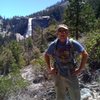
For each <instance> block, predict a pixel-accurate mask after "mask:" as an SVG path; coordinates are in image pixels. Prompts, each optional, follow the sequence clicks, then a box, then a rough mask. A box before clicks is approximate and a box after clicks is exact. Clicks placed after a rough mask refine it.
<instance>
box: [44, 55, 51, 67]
mask: <svg viewBox="0 0 100 100" xmlns="http://www.w3.org/2000/svg"><path fill="white" fill-rule="evenodd" d="M45 61H46V63H47V66H48V68H50V57H49V55H48V54H45Z"/></svg>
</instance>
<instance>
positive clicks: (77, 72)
mask: <svg viewBox="0 0 100 100" xmlns="http://www.w3.org/2000/svg"><path fill="white" fill-rule="evenodd" d="M80 73H81V70H80V69H79V68H76V69H74V70H72V71H71V74H72V75H79V74H80Z"/></svg>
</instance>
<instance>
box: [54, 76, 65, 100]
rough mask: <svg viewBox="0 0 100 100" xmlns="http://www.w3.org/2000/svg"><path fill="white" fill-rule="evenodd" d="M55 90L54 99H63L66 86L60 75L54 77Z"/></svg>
mask: <svg viewBox="0 0 100 100" xmlns="http://www.w3.org/2000/svg"><path fill="white" fill-rule="evenodd" d="M55 90H56V100H65V91H66V86H65V84H64V78H63V77H62V76H60V75H57V76H56V77H55Z"/></svg>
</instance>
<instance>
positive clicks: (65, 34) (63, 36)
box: [57, 28, 69, 42]
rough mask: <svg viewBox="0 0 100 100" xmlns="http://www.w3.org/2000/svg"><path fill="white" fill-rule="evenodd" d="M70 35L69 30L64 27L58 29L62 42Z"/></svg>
mask: <svg viewBox="0 0 100 100" xmlns="http://www.w3.org/2000/svg"><path fill="white" fill-rule="evenodd" d="M68 35H69V31H68V30H66V29H64V28H59V29H58V31H57V36H58V38H59V39H60V41H61V42H65V41H66V38H67V37H68Z"/></svg>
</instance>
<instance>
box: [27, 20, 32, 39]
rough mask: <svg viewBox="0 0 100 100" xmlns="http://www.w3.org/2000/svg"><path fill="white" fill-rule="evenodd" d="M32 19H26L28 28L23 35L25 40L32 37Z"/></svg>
mask: <svg viewBox="0 0 100 100" xmlns="http://www.w3.org/2000/svg"><path fill="white" fill-rule="evenodd" d="M32 19H33V18H29V19H28V28H27V32H26V35H25V37H26V38H28V37H29V36H31V35H32Z"/></svg>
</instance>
